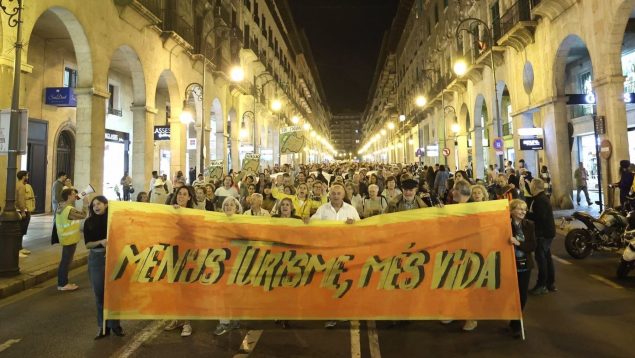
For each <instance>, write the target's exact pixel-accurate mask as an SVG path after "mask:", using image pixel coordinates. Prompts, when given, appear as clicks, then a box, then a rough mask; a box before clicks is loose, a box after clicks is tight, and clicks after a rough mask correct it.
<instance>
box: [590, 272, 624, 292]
mask: <svg viewBox="0 0 635 358" xmlns="http://www.w3.org/2000/svg"><path fill="white" fill-rule="evenodd" d="M589 276H591V277H593V278H594V279H596V280H598V281H600V282H602V283H604V284H607V285H609V286H611V287H613V288H620V289H621V288H624V286H620V285H618V284H617V283H615V282H613V281H611V280H608V279H606V278H604V277H602V276H599V275H594V274H590V275H589Z"/></svg>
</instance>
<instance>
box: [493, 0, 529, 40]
mask: <svg viewBox="0 0 635 358" xmlns="http://www.w3.org/2000/svg"><path fill="white" fill-rule="evenodd" d="M520 21H531V12H530V7H529V0H518V1H517V2H516V3H515V4H514V5H512V6H511V7H510V8H509V9H508V10H507V12H506V13H505V14H504V15H503V16H501V18H500V35H501V36H502V35H505V34H506V33H508V32H509V31H510V30H511V29H512V28H513V27H514V26H515V25H516V24H517V23H519V22H520ZM496 40H498V38H497V39H496Z"/></svg>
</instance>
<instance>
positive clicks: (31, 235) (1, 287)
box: [0, 215, 88, 299]
mask: <svg viewBox="0 0 635 358" xmlns="http://www.w3.org/2000/svg"><path fill="white" fill-rule="evenodd" d="M52 231H53V216H52V215H34V216H33V217H32V218H31V224H30V225H29V231H28V233H27V235H26V236H25V238H24V242H23V246H24V248H25V249H27V250H30V251H31V254H30V255H29V256H28V257H26V258H21V259H20V274H19V275H17V276H14V277H0V299H2V298H5V297H8V296H10V295H13V294H16V293H18V292H21V291H24V290H27V289H29V288H31V287H33V286H35V285H37V284H40V283H42V282H44V281H47V280H49V279H51V278H54V277H57V266H58V264H59V261H60V258H61V252H62V248H61V246H60V245H59V244H57V245H55V246H51V232H52ZM87 260H88V250H86V247H85V246H84V244H83V242H80V243H79V244H78V245H77V251H76V252H75V257H74V258H73V262H72V264H71V268H75V267H78V266H81V265H85V264H86V262H87Z"/></svg>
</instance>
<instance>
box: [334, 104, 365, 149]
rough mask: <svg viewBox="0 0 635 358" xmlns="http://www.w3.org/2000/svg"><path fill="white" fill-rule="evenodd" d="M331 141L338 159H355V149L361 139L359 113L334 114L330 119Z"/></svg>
mask: <svg viewBox="0 0 635 358" xmlns="http://www.w3.org/2000/svg"><path fill="white" fill-rule="evenodd" d="M331 118H332V119H331V128H330V133H331V140H332V142H333V146H334V147H335V150H336V151H337V155H336V156H335V157H336V158H338V159H353V158H356V157H357V148H358V147H359V145H360V143H361V139H362V115H361V113H335V114H333V115H332V117H331Z"/></svg>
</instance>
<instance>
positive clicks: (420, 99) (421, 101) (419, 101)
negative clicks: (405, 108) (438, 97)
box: [415, 96, 428, 107]
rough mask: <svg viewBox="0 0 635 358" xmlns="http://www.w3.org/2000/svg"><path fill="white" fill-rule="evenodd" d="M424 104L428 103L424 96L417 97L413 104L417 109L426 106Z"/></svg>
mask: <svg viewBox="0 0 635 358" xmlns="http://www.w3.org/2000/svg"><path fill="white" fill-rule="evenodd" d="M426 103H428V100H426V98H425V97H424V96H417V98H416V99H415V104H416V105H417V107H423V106H425V105H426Z"/></svg>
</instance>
